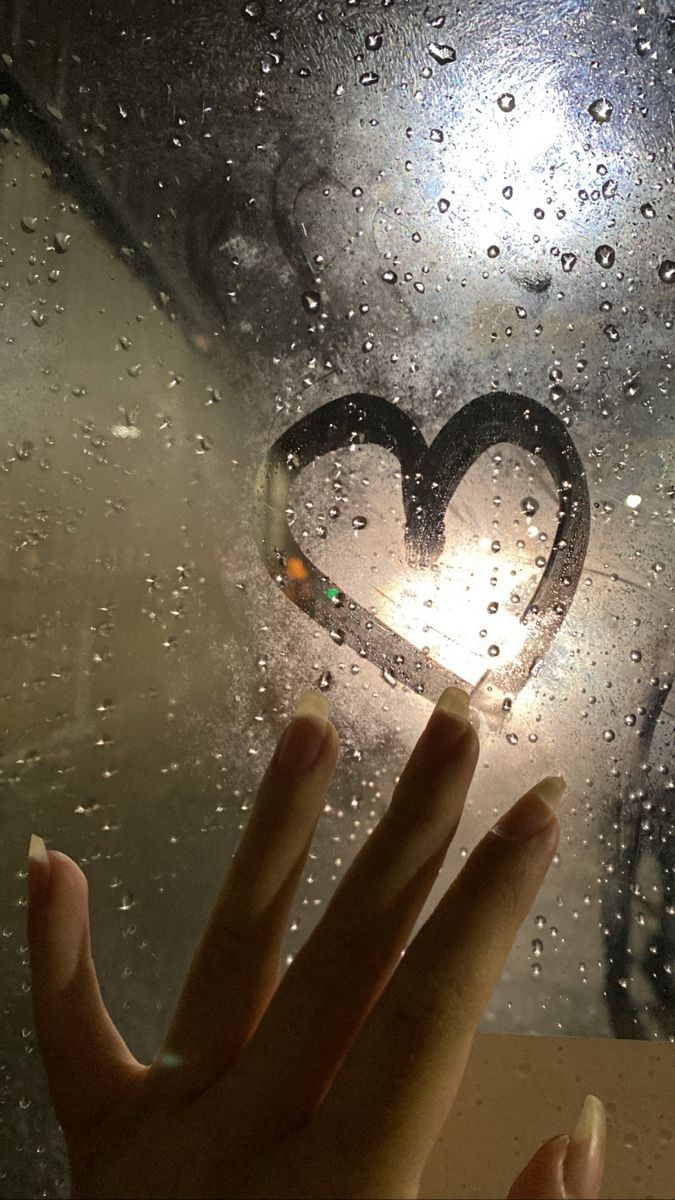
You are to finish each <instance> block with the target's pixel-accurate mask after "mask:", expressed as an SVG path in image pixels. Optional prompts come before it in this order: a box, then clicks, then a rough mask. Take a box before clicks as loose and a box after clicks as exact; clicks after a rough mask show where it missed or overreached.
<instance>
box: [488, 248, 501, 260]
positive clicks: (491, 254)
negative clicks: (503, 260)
mask: <svg viewBox="0 0 675 1200" xmlns="http://www.w3.org/2000/svg"><path fill="white" fill-rule="evenodd" d="M487 252H488V258H497V256H498V254H499V246H488V249H487Z"/></svg>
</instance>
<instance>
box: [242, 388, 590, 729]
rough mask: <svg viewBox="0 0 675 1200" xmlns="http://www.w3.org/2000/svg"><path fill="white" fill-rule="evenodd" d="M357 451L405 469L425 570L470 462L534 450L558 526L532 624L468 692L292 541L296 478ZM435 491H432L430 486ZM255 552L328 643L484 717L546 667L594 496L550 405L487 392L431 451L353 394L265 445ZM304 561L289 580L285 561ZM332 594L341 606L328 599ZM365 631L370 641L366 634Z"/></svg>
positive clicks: (411, 538)
mask: <svg viewBox="0 0 675 1200" xmlns="http://www.w3.org/2000/svg"><path fill="white" fill-rule="evenodd" d="M355 441H356V443H357V444H375V445H380V446H382V447H383V448H384V449H386V450H388V451H389V452H390V453H393V454H394V455H395V457H396V458H397V459H398V462H399V465H400V467H401V477H402V492H403V507H404V512H405V517H406V526H405V545H406V554H407V558H408V562H409V563H410V564H411V565H415V566H429V565H430V564H431V563H432V562H434V561H435V560H436V559H437V558H438V557H439V555H440V554H441V553H442V551H443V549H444V546H445V513H446V511H447V508H448V505H449V504H450V501H451V500H452V497H453V495H454V493H455V491H456V490H457V488H458V487H459V484H460V483H461V482H462V480H463V479H464V477H465V475H466V474H467V472H468V471H469V470H470V468H471V467H472V466H473V464H474V463H475V462H476V460H477V459H478V458H479V457H480V455H481V454H483V453H484V452H485V451H486V450H488V449H490V448H491V447H492V446H495V445H498V444H501V443H510V444H512V445H516V446H518V447H520V448H521V449H523V450H526V451H528V452H529V453H531V454H538V455H539V456H540V457H541V458H542V460H543V461H544V463H545V465H546V467H547V468H548V470H549V472H550V474H551V476H552V478H553V482H554V484H555V487H556V490H557V494H558V502H559V509H558V528H557V531H556V537H555V540H554V542H553V544H552V547H551V550H550V553H549V557H548V560H547V563H546V566H545V568H544V571H543V574H542V577H541V579H540V580H539V583H538V584H537V587H536V589H535V591H534V593H533V595H532V597H531V599H530V600H529V601H528V603H527V605H526V608H525V610H524V612H523V614H522V616H521V618H520V621H521V623H522V624H524V625H529V624H530V623H531V618H533V617H536V618H537V620H536V622H534V623H533V627H532V631H531V632H530V633H529V634H528V636H526V638H525V641H524V643H523V646H522V647H521V650H520V651H519V653H518V654H517V655H516V656H515V657H514V658H513V659H511V660H510V661H509V662H508V663H505V664H500V666H499V667H498V668H497V669H489V670H487V671H486V672H485V673H484V674H483V675H482V676H481V678H480V679H479V680H478V682H477V683H476V685H475V686H473V687H472V685H470V684H468V683H467V682H466V681H465V680H463V679H462V678H461V677H460V676H459V675H456V674H455V673H454V672H453V671H451V670H449V669H448V668H446V667H444V666H442V665H441V664H440V663H438V662H436V661H435V660H434V659H433V658H432V657H431V656H430V655H424V654H423V652H422V651H421V650H420V649H419V647H417V646H415V645H414V644H413V643H411V642H408V641H407V639H406V638H404V637H402V636H401V635H400V634H398V633H396V632H395V631H394V630H393V629H391V628H390V627H389V626H388V625H385V624H384V623H383V622H382V621H380V620H379V618H377V617H376V616H374V615H373V614H372V613H370V612H368V610H367V609H365V608H364V607H363V606H362V605H360V604H358V603H357V602H356V601H354V600H352V599H351V598H350V597H349V596H347V595H346V594H345V593H344V592H343V591H342V589H341V588H340V587H339V584H335V583H333V581H332V580H331V579H330V577H329V576H327V575H325V574H324V573H323V572H321V571H319V569H318V568H317V567H316V566H315V565H314V563H313V562H312V561H311V559H309V558H308V557H307V555H306V554H305V553H304V551H303V550H302V548H301V547H300V546H299V545H298V543H297V541H296V540H295V538H294V536H293V534H292V531H291V529H290V526H289V525H288V521H287V519H286V515H285V510H286V508H287V505H288V493H289V489H290V484H291V480H292V479H293V477H294V476H295V475H296V474H297V473H298V472H299V471H301V470H302V469H303V468H304V467H306V466H309V464H310V463H311V462H313V461H314V459H316V458H319V457H321V456H323V455H325V454H329V453H331V452H335V451H337V450H340V449H345V448H348V447H349V446H350V445H353V444H354V442H355ZM432 485H433V486H432ZM257 491H258V499H259V502H260V518H261V519H260V522H259V550H260V554H261V557H262V560H263V562H264V564H265V566H266V568H267V570H268V571H269V573H270V575H271V576H272V578H273V579H275V581H276V582H277V584H278V586H279V587H280V588H281V590H282V591H283V592H284V594H285V595H286V596H287V597H288V598H289V599H290V600H292V601H293V603H295V604H296V605H297V606H298V607H299V608H301V609H302V611H304V612H305V613H306V614H307V615H308V616H310V617H312V618H313V619H314V620H315V621H317V622H318V623H319V624H321V625H323V626H324V628H326V629H327V630H328V631H329V633H330V634H331V637H332V638H333V640H334V641H337V642H338V644H341V643H343V642H344V643H346V644H347V645H349V646H350V647H351V648H352V649H355V650H356V651H357V652H358V653H359V654H360V656H361V657H364V658H367V659H369V661H371V662H373V663H374V664H375V665H377V666H379V667H380V668H381V669H382V670H383V671H388V672H391V675H393V677H394V678H395V679H396V680H397V681H399V682H401V683H402V684H403V685H404V686H406V687H410V688H412V689H413V690H415V691H417V692H418V693H420V694H426V695H430V696H434V697H435V696H437V695H438V694H439V692H440V691H442V689H443V688H444V687H447V686H448V685H450V684H452V685H454V686H459V687H463V688H467V687H468V688H470V689H471V696H472V701H473V703H474V705H476V706H478V707H481V708H483V709H485V710H487V711H488V712H491V713H495V712H499V711H502V712H505V711H508V710H509V709H510V708H511V705H512V702H513V699H514V697H515V696H517V695H518V694H519V692H520V691H521V690H522V688H523V687H524V686H525V684H526V683H527V681H528V679H529V678H530V677H531V676H532V674H533V673H536V672H535V666H536V664H537V663H540V662H541V661H543V659H544V656H545V654H546V652H547V651H548V649H549V647H550V645H551V643H552V641H553V639H554V638H555V636H556V634H557V633H558V631H559V629H560V628H561V626H562V624H563V622H564V620H565V617H566V616H567V613H568V611H569V607H570V604H571V601H572V599H573V597H574V594H575V592H576V589H577V586H578V584H579V579H580V577H581V572H582V570H583V566H584V560H585V557H586V551H587V548H588V541H589V536H590V499H589V494H588V486H587V483H586V476H585V472H584V469H583V465H582V462H581V459H580V457H579V454H578V451H577V449H576V446H575V445H574V442H573V441H572V438H571V436H570V434H569V431H568V429H567V427H566V426H565V425H564V423H563V422H562V421H561V420H560V418H559V417H557V416H556V414H555V413H553V412H551V411H550V409H548V408H546V407H545V406H544V405H542V404H540V403H538V402H537V401H535V400H531V399H530V398H528V397H527V396H523V395H520V394H518V393H507V392H489V393H487V394H484V395H482V396H478V397H476V398H475V399H474V400H471V401H469V403H467V404H466V405H464V407H463V408H461V409H459V411H458V412H456V413H454V414H453V415H452V416H450V417H449V418H448V420H447V421H446V423H445V425H444V426H443V427H442V429H441V430H440V431H439V432H438V434H437V435H436V437H435V438H434V439H433V441H432V442H431V443H430V444H428V443H427V442H426V440H425V438H424V436H423V434H422V433H421V431H420V429H419V428H418V426H417V425H416V424H415V423H414V421H413V420H412V419H411V418H410V417H409V416H408V415H407V413H405V411H404V410H403V409H401V408H399V407H398V406H397V405H394V404H392V403H391V402H390V401H388V400H386V399H385V398H384V397H382V396H374V395H369V394H366V393H360V392H355V393H351V394H349V395H347V396H341V397H338V398H337V399H336V400H331V401H328V402H327V403H326V404H323V405H321V407H319V408H318V409H315V410H314V411H313V412H311V413H309V414H308V415H307V416H305V417H302V418H301V419H300V420H299V421H297V422H296V423H295V424H294V425H292V426H291V427H290V428H289V429H287V430H286V431H285V432H284V433H282V434H281V435H280V436H279V437H278V438H277V439H276V441H275V442H274V443H273V444H272V445H271V446H270V448H269V450H268V452H267V455H266V458H265V461H264V462H263V464H262V466H261V469H260V472H259V475H258V484H257ZM291 561H293V563H294V564H297V562H298V561H299V563H300V564H301V567H297V566H296V567H295V570H294V572H293V574H292V575H289V571H288V566H289V562H291ZM329 590H337V591H338V593H339V599H340V604H339V607H338V606H336V603H335V601H333V600H331V599H330V598H329V596H328V594H327V593H328V591H329ZM366 635H367V636H366Z"/></svg>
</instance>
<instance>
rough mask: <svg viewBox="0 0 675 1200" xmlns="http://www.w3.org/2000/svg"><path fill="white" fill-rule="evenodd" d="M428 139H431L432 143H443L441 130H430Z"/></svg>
mask: <svg viewBox="0 0 675 1200" xmlns="http://www.w3.org/2000/svg"><path fill="white" fill-rule="evenodd" d="M429 137H430V138H431V140H432V142H442V141H443V130H442V129H431V130H430V131H429Z"/></svg>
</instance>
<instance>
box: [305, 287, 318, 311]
mask: <svg viewBox="0 0 675 1200" xmlns="http://www.w3.org/2000/svg"><path fill="white" fill-rule="evenodd" d="M320 306H321V296H320V295H319V293H318V292H303V295H302V307H303V308H304V309H305V310H306V311H307V312H309V313H313V312H316V310H317V308H320Z"/></svg>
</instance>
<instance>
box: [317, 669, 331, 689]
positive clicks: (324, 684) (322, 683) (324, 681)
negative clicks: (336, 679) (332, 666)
mask: <svg viewBox="0 0 675 1200" xmlns="http://www.w3.org/2000/svg"><path fill="white" fill-rule="evenodd" d="M332 682H333V676H332V674H331V672H330V671H324V672H323V674H322V675H320V676H319V682H318V684H317V687H318V688H319V689H320V691H322V692H327V691H328V689H329V687H330V685H331V683H332Z"/></svg>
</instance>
